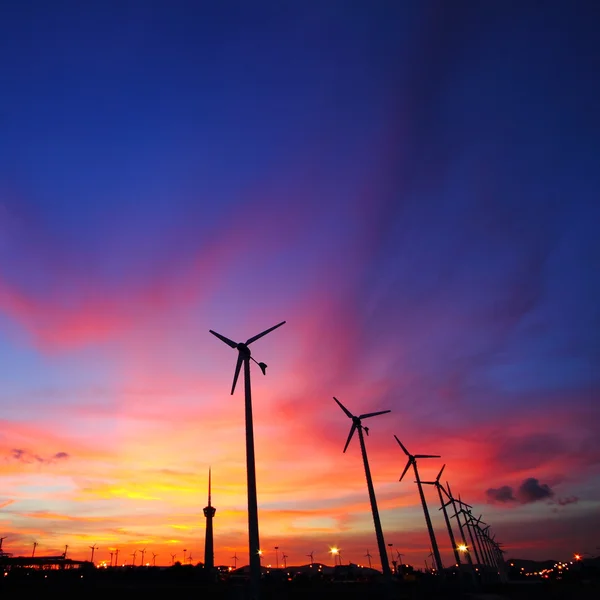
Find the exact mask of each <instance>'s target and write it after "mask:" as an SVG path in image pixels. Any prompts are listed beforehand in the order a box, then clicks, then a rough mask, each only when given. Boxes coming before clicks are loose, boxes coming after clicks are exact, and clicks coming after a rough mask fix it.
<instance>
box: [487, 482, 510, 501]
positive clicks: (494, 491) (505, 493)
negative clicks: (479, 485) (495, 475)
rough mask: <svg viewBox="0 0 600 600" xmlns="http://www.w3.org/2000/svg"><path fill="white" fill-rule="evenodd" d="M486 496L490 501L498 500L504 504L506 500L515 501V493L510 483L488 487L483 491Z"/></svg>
mask: <svg viewBox="0 0 600 600" xmlns="http://www.w3.org/2000/svg"><path fill="white" fill-rule="evenodd" d="M485 494H486V496H487V497H488V499H489V500H490V501H491V502H499V503H501V504H505V503H506V502H516V500H517V499H516V498H515V495H514V493H513V489H512V487H510V485H503V486H502V487H499V488H489V489H488V490H486V491H485Z"/></svg>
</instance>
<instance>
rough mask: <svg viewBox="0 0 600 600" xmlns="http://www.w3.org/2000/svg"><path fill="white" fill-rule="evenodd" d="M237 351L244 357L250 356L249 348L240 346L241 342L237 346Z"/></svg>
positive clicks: (243, 345)
mask: <svg viewBox="0 0 600 600" xmlns="http://www.w3.org/2000/svg"><path fill="white" fill-rule="evenodd" d="M237 349H238V350H239V351H240V352H241V353H242V354H245V355H246V356H250V348H248V346H246V344H242V343H241V342H240V343H239V344H238V345H237Z"/></svg>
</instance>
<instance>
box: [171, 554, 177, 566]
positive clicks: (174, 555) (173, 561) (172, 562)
mask: <svg viewBox="0 0 600 600" xmlns="http://www.w3.org/2000/svg"><path fill="white" fill-rule="evenodd" d="M176 556H177V554H171V564H172V565H174V564H175V557H176Z"/></svg>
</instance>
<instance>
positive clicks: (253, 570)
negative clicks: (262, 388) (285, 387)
mask: <svg viewBox="0 0 600 600" xmlns="http://www.w3.org/2000/svg"><path fill="white" fill-rule="evenodd" d="M284 323H285V321H282V322H281V323H278V324H277V325H274V326H273V327H270V328H269V329H266V330H265V331H263V332H262V333H259V334H258V335H255V336H253V337H251V338H248V339H247V340H246V343H241V342H240V343H236V342H234V341H232V340H230V339H229V338H226V337H225V336H224V335H221V334H220V333H217V332H216V331H213V330H212V329H210V330H209V331H210V333H212V334H213V335H214V336H215V337H218V338H219V339H220V340H221V341H222V342H224V343H225V344H227V345H228V346H229V347H230V348H233V349H234V350H237V351H238V358H237V363H236V365H235V374H234V376H233V385H232V386H231V394H232V395H233V392H234V391H235V385H236V383H237V380H238V377H239V375H240V370H241V368H242V364H243V365H244V388H245V405H246V477H247V482H248V483H247V485H248V546H249V555H250V584H251V587H252V595H253V596H254V598H255V599H256V598H258V597H259V595H260V555H259V550H260V540H259V535H258V501H257V499H256V466H255V459H254V426H253V423H252V390H251V384H250V361H251V360H252V361H254V362H255V363H256V364H257V365H258V366H259V367H260V370H261V371H262V373H263V375H266V372H267V365H266V364H265V363H263V362H256V360H255V359H254V358H253V357H252V355H251V354H250V347H249V346H250V344H253V343H254V342H256V341H257V340H259V339H260V338H261V337H263V336H265V335H267V333H270V332H271V331H273V330H274V329H277V328H278V327H281V326H282V325H283V324H284Z"/></svg>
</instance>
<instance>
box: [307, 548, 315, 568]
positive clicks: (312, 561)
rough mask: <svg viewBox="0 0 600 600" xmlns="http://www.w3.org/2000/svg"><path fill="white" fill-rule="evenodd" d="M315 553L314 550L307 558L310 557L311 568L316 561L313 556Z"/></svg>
mask: <svg viewBox="0 0 600 600" xmlns="http://www.w3.org/2000/svg"><path fill="white" fill-rule="evenodd" d="M314 553H315V551H314V550H313V551H312V552H311V553H310V554H307V555H306V556H309V557H310V566H311V567H312V566H313V564H314V562H315V561H314V560H313V554H314Z"/></svg>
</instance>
